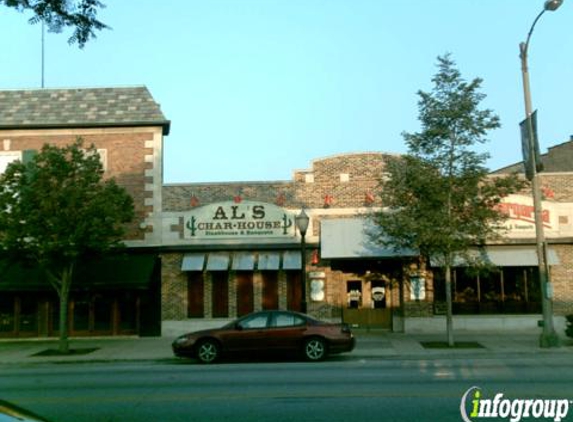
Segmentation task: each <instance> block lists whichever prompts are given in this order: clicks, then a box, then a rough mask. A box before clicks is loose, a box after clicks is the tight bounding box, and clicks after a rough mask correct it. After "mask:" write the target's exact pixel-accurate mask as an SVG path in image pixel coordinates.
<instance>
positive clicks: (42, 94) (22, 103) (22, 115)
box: [0, 86, 170, 135]
mask: <svg viewBox="0 0 573 422" xmlns="http://www.w3.org/2000/svg"><path fill="white" fill-rule="evenodd" d="M113 126H116V127H117V126H121V127H126V126H162V127H163V134H164V135H167V134H168V133H169V127H170V122H169V120H167V119H166V118H165V116H164V115H163V113H162V111H161V108H160V107H159V104H158V103H156V102H155V100H154V99H153V97H152V96H151V94H150V93H149V91H148V90H147V88H146V87H144V86H136V87H123V88H67V89H26V90H7V91H0V129H29V128H34V129H40V128H75V127H113Z"/></svg>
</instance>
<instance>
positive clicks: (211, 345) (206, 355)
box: [197, 339, 220, 363]
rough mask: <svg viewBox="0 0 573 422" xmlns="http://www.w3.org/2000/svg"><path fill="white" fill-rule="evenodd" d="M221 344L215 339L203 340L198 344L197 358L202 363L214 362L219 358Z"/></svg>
mask: <svg viewBox="0 0 573 422" xmlns="http://www.w3.org/2000/svg"><path fill="white" fill-rule="evenodd" d="M219 352H220V348H219V344H218V343H217V342H216V341H215V340H210V339H208V340H203V341H201V342H200V343H199V344H198V345H197V359H199V361H200V362H201V363H213V362H215V361H216V360H217V359H218V358H219Z"/></svg>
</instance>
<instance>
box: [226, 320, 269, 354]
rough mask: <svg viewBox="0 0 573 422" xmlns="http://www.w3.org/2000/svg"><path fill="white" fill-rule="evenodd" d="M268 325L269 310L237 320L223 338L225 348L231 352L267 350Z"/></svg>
mask: <svg viewBox="0 0 573 422" xmlns="http://www.w3.org/2000/svg"><path fill="white" fill-rule="evenodd" d="M268 325H269V313H268V312H258V313H255V314H251V315H247V316H246V317H244V318H241V319H239V320H237V322H236V323H235V325H234V327H233V328H232V329H231V330H229V331H228V332H226V333H225V335H224V337H223V338H222V341H223V347H224V349H225V350H227V351H229V352H248V351H257V350H265V349H266V347H267V337H266V335H267V331H268Z"/></svg>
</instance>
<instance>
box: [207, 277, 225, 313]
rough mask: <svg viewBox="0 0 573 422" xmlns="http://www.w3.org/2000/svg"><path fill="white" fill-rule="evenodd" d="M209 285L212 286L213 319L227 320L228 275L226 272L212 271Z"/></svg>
mask: <svg viewBox="0 0 573 422" xmlns="http://www.w3.org/2000/svg"><path fill="white" fill-rule="evenodd" d="M211 284H212V286H213V296H212V308H213V311H212V312H213V317H214V318H227V317H228V316H229V273H228V272H227V271H213V272H212V273H211Z"/></svg>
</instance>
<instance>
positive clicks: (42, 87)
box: [42, 19, 45, 88]
mask: <svg viewBox="0 0 573 422" xmlns="http://www.w3.org/2000/svg"><path fill="white" fill-rule="evenodd" d="M44 32H45V30H44V20H43V19H42V88H44Z"/></svg>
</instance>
